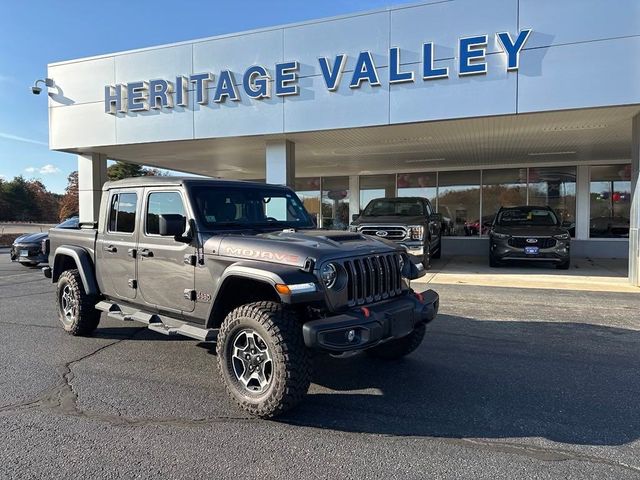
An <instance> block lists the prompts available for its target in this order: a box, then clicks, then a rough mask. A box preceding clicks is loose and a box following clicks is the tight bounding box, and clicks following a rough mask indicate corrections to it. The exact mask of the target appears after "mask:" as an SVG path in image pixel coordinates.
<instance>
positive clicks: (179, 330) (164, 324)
mask: <svg viewBox="0 0 640 480" xmlns="http://www.w3.org/2000/svg"><path fill="white" fill-rule="evenodd" d="M95 308H96V310H100V311H102V312H105V313H106V314H107V317H109V318H113V319H115V320H122V321H125V322H131V321H135V322H139V323H143V324H145V325H147V328H149V330H153V331H154V332H157V333H161V334H163V335H182V336H184V337H189V338H193V339H195V340H200V341H201V342H215V340H216V338H217V337H218V329H217V328H202V327H196V326H194V325H190V324H188V323H186V322H183V321H180V320H176V319H173V318H169V317H163V316H161V315H158V314H154V313H146V312H142V311H140V310H131V312H124V311H122V309H121V308H120V305H118V304H117V303H113V302H108V301H102V302H99V303H98V304H97V305H96V307H95Z"/></svg>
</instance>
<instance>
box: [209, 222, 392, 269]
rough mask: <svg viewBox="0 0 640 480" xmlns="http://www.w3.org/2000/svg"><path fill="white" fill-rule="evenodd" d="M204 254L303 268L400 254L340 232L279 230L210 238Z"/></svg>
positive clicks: (385, 244)
mask: <svg viewBox="0 0 640 480" xmlns="http://www.w3.org/2000/svg"><path fill="white" fill-rule="evenodd" d="M204 249H205V253H208V254H210V253H213V252H214V251H215V252H216V253H217V254H218V255H221V256H225V257H233V258H238V259H242V260H249V259H250V260H258V261H263V262H273V263H284V264H287V265H295V266H298V267H302V266H304V264H305V261H306V260H307V258H313V259H315V260H316V261H318V262H319V261H323V260H325V259H328V258H340V257H351V256H359V255H369V254H374V253H388V252H392V251H397V250H398V247H397V245H395V244H394V243H392V242H390V241H388V240H383V239H378V238H372V237H367V236H364V235H361V234H359V233H351V232H345V231H338V230H302V231H288V230H284V231H278V232H271V233H263V234H259V235H240V234H228V235H224V236H222V237H211V238H210V239H209V240H207V242H205V246H204Z"/></svg>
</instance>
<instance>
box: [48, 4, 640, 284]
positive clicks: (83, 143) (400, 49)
mask: <svg viewBox="0 0 640 480" xmlns="http://www.w3.org/2000/svg"><path fill="white" fill-rule="evenodd" d="M639 58H640V2H638V1H636V0H616V1H615V2H611V1H609V0H485V1H482V2H478V1H477V0H449V1H442V0H432V1H424V2H422V3H419V4H414V5H407V6H398V7H392V8H388V9H385V10H380V11H373V12H365V13H362V14H355V15H348V16H343V17H337V18H330V19H321V20H317V21H309V22H304V23H300V24H293V25H286V26H278V27H273V28H265V29H261V30H256V31H250V32H243V33H237V34H231V35H223V36H219V37H213V38H207V39H201V40H194V41H192V42H184V43H179V44H172V45H163V46H159V47H154V48H146V49H141V50H133V51H128V52H120V53H114V54H109V55H102V56H98V57H92V58H84V59H77V60H71V61H65V62H59V63H53V64H50V65H49V67H48V77H49V78H52V79H53V80H54V83H55V84H54V87H51V88H50V89H49V119H50V147H51V148H52V149H55V150H61V151H67V152H72V153H76V154H78V162H79V182H80V189H81V193H80V195H81V202H80V206H81V212H80V214H81V217H82V218H83V220H92V219H94V218H95V212H96V208H97V202H98V198H99V190H100V187H101V185H102V183H103V182H104V181H105V176H106V160H107V159H114V160H123V161H128V162H134V163H141V164H145V165H151V166H156V167H160V168H168V169H172V170H179V171H184V172H190V173H195V174H202V175H211V176H217V177H228V178H240V179H253V180H265V181H267V182H272V183H283V184H285V183H286V184H288V185H290V186H292V187H294V188H295V189H296V191H298V193H299V195H300V196H301V197H302V198H303V199H304V202H305V204H306V206H307V208H308V209H309V211H311V212H312V213H313V214H315V215H316V216H317V218H318V222H319V224H320V225H321V226H323V227H326V228H346V227H347V225H348V223H349V219H350V218H351V216H352V215H353V214H354V213H358V212H359V211H360V209H361V208H363V207H364V206H365V204H366V203H367V201H368V200H370V199H372V198H375V197H379V196H395V195H411V196H416V195H419V196H425V197H427V198H429V199H430V200H431V201H432V203H433V204H434V205H435V206H436V209H437V210H438V211H439V212H441V213H442V214H443V216H444V218H445V222H446V229H445V230H446V231H445V234H446V235H447V238H446V240H445V242H444V245H443V247H444V253H445V255H446V254H455V253H459V252H465V253H467V254H468V253H478V254H486V252H487V251H488V247H487V239H486V227H485V226H484V224H485V223H486V222H487V221H488V220H490V219H491V218H492V216H493V215H494V214H495V212H496V211H497V209H498V208H499V207H500V206H507V205H519V204H529V205H550V206H552V207H553V208H554V209H556V211H557V212H558V213H559V215H560V216H561V217H562V220H563V222H565V225H566V226H567V227H568V228H569V229H570V231H571V233H572V235H573V237H574V241H573V253H574V255H577V256H591V257H617V258H620V257H628V258H629V262H630V281H631V282H633V283H634V284H638V283H640V273H639V271H640V270H639V266H638V265H639V263H640V250H639V249H640V246H639V243H638V226H639V223H640V206H639V205H638V204H639V200H638V195H635V191H636V184H637V180H638V169H639V168H638V165H639V158H640V120H639V118H640V117H639V116H638V115H639V114H640V60H638V59H639Z"/></svg>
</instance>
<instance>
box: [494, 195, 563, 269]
mask: <svg viewBox="0 0 640 480" xmlns="http://www.w3.org/2000/svg"><path fill="white" fill-rule="evenodd" d="M570 242H571V235H570V234H569V231H568V230H567V229H566V228H564V227H563V226H562V224H561V223H560V220H559V219H558V216H557V215H556V213H555V212H554V211H553V209H551V208H550V207H532V206H522V207H509V208H500V210H498V213H497V214H496V217H495V219H494V221H493V224H492V226H491V230H490V231H489V265H490V266H491V267H498V266H500V265H501V264H502V263H503V262H507V261H513V260H525V261H547V262H553V263H555V264H556V267H557V268H560V269H563V270H566V269H568V268H569V266H570V262H571V259H570Z"/></svg>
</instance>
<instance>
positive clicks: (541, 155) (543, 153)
mask: <svg viewBox="0 0 640 480" xmlns="http://www.w3.org/2000/svg"><path fill="white" fill-rule="evenodd" d="M574 153H576V152H575V151H566V152H531V153H527V155H529V156H530V157H546V156H547V155H573V154H574Z"/></svg>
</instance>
